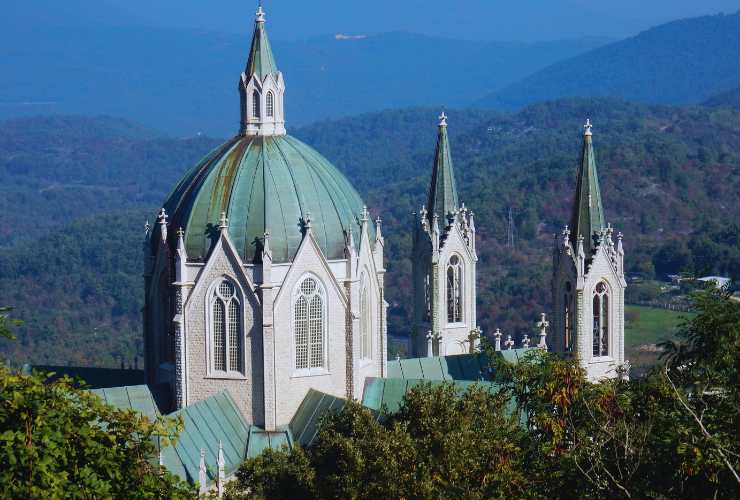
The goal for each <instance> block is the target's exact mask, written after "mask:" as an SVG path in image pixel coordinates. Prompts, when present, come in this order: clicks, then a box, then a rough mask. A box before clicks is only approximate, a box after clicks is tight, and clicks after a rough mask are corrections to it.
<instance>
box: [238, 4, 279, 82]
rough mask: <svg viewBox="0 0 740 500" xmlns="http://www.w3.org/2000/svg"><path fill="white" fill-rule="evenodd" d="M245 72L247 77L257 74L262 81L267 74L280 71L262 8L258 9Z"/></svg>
mask: <svg viewBox="0 0 740 500" xmlns="http://www.w3.org/2000/svg"><path fill="white" fill-rule="evenodd" d="M244 72H245V73H246V74H247V79H249V77H251V76H252V75H256V76H257V78H258V79H259V80H260V81H262V80H264V78H265V76H267V75H270V74H272V75H275V74H277V73H278V68H277V63H276V62H275V56H274V55H273V54H272V48H270V40H268V38H267V31H265V20H264V14H263V13H262V8H260V10H258V11H257V21H256V22H255V24H254V34H253V35H252V46H251V48H250V49H249V59H248V60H247V67H246V69H245V70H244Z"/></svg>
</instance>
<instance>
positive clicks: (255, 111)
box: [252, 90, 260, 118]
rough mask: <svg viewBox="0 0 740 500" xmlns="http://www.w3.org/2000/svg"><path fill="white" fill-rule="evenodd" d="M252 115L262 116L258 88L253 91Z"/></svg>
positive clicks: (255, 116)
mask: <svg viewBox="0 0 740 500" xmlns="http://www.w3.org/2000/svg"><path fill="white" fill-rule="evenodd" d="M252 117H254V118H259V117H260V93H259V92H257V91H256V90H255V91H254V92H252Z"/></svg>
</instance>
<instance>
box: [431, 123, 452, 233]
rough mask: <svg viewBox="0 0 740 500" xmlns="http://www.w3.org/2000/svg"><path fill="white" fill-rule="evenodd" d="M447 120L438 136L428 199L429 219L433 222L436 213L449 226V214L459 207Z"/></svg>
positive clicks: (440, 127)
mask: <svg viewBox="0 0 740 500" xmlns="http://www.w3.org/2000/svg"><path fill="white" fill-rule="evenodd" d="M445 120H446V119H445V118H444V115H443V119H442V122H441V123H440V125H439V132H438V134H437V148H436V150H435V152H434V168H433V169H432V181H431V182H430V184H429V195H428V198H427V211H428V215H429V219H430V220H431V219H432V217H434V214H435V213H436V214H437V215H438V216H439V218H440V221H441V223H442V225H446V224H447V222H446V221H447V219H446V217H447V214H448V213H450V212H454V211H455V210H456V209H457V207H458V202H457V186H456V184H455V171H454V170H453V168H452V153H451V152H450V141H449V139H448V137H447V122H446V121H445Z"/></svg>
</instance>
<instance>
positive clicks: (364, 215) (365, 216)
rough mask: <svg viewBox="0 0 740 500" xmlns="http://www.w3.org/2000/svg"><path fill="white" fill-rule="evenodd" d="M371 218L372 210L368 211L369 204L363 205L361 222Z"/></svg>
mask: <svg viewBox="0 0 740 500" xmlns="http://www.w3.org/2000/svg"><path fill="white" fill-rule="evenodd" d="M369 219H370V212H368V211H367V205H363V206H362V212H360V222H367V221H368V220H369Z"/></svg>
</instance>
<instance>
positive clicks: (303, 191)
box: [164, 135, 374, 263]
mask: <svg viewBox="0 0 740 500" xmlns="http://www.w3.org/2000/svg"><path fill="white" fill-rule="evenodd" d="M164 208H165V210H166V211H167V213H168V215H169V216H170V228H172V229H171V230H170V237H172V236H174V233H175V231H174V230H176V229H178V228H180V227H181V228H182V229H183V230H184V231H185V236H184V238H185V247H186V250H187V254H188V259H189V260H205V258H206V256H207V255H208V253H209V251H210V248H211V246H212V245H213V243H214V241H215V240H216V238H217V237H218V232H219V229H218V227H219V219H220V218H221V212H222V211H223V212H226V217H227V218H228V234H229V237H230V239H231V241H232V242H233V243H234V245H235V246H236V248H237V250H238V252H239V254H240V255H241V257H242V259H243V260H244V262H247V263H252V262H254V261H255V257H257V258H259V255H260V253H261V249H262V244H263V243H262V241H263V237H264V234H265V232H268V233H269V235H270V249H271V251H272V255H273V261H274V262H287V261H291V260H292V259H293V257H294V256H295V253H296V251H297V250H298V246H299V245H300V243H301V240H302V237H303V233H302V230H303V219H304V217H305V216H306V215H307V214H310V217H311V227H312V231H313V234H314V236H315V238H316V240H317V241H318V243H319V245H320V246H321V249H322V251H323V252H324V255H325V256H326V257H327V258H328V259H340V258H344V248H345V235H346V234H347V231H348V230H350V229H351V230H352V232H353V233H354V234H353V237H354V238H355V241H359V217H360V214H361V211H362V208H363V203H362V200H361V199H360V196H359V195H358V194H357V191H355V189H354V188H353V187H352V185H351V184H350V183H349V181H348V180H347V178H346V177H344V176H343V175H342V174H341V173H340V172H339V171H338V170H337V169H336V167H334V166H333V165H332V164H331V163H329V161H328V160H327V159H326V158H324V157H323V156H321V155H320V154H319V153H318V152H316V151H315V150H314V149H312V148H311V147H309V146H307V145H306V144H304V143H302V142H301V141H299V140H297V139H295V138H293V137H290V136H287V135H281V136H237V137H234V138H233V139H231V140H229V141H228V142H226V143H225V144H223V145H221V146H220V147H218V148H216V149H215V150H214V151H212V152H211V153H209V154H208V155H207V156H206V157H205V158H204V159H203V160H201V162H200V163H199V164H197V165H196V166H195V167H194V168H193V169H191V170H190V171H189V172H188V173H187V174H186V175H185V177H183V179H182V180H181V181H180V182H179V183H178V184H177V187H176V188H175V190H174V191H173V192H172V194H171V195H170V196H169V198H168V199H167V201H166V203H165V205H164ZM370 228H371V230H373V231H374V228H373V225H372V224H370ZM373 234H374V233H373ZM171 241H172V240H171Z"/></svg>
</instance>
